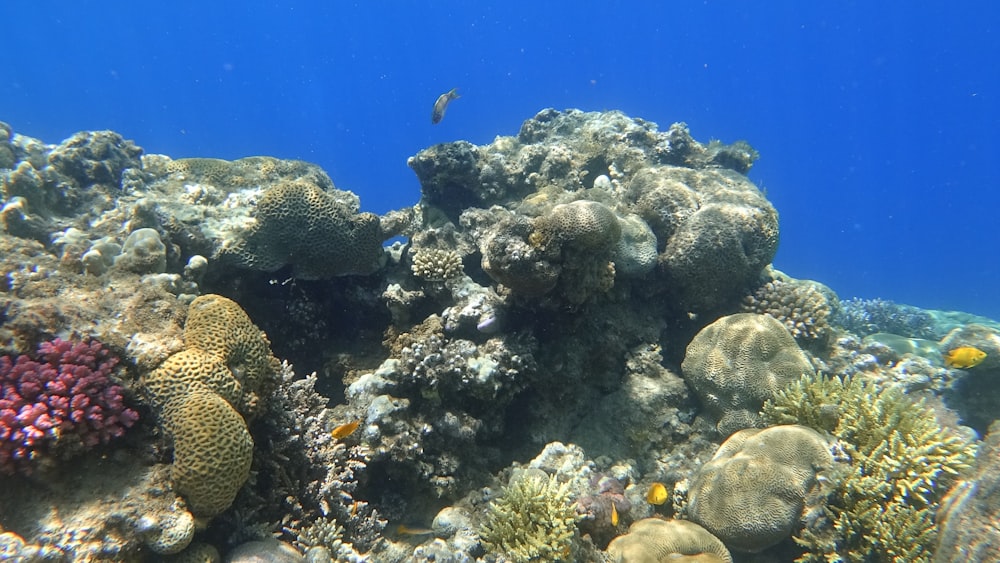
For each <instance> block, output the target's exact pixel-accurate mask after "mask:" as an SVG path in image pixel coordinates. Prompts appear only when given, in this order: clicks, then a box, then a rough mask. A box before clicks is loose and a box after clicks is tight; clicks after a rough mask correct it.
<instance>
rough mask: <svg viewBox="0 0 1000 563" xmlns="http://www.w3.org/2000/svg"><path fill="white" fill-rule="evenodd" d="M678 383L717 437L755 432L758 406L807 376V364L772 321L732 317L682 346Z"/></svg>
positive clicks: (762, 317)
mask: <svg viewBox="0 0 1000 563" xmlns="http://www.w3.org/2000/svg"><path fill="white" fill-rule="evenodd" d="M681 370H682V371H683V373H684V380H685V381H687V383H688V384H689V385H690V386H691V387H692V389H694V392H695V393H697V394H698V397H699V398H700V399H701V400H702V402H703V403H704V404H705V407H706V408H707V409H708V410H709V411H710V412H712V413H713V414H714V415H715V416H717V417H719V421H718V429H719V433H720V434H722V435H724V436H728V435H729V434H731V433H732V432H735V431H736V430H739V429H741V428H750V427H753V426H760V418H759V416H758V414H757V413H758V411H759V410H760V407H761V405H763V404H764V401H765V400H767V399H769V398H771V397H772V396H774V394H775V393H776V392H778V391H779V390H781V389H783V388H784V387H786V386H787V385H789V384H791V383H794V382H795V381H797V380H798V379H799V378H800V377H801V376H802V375H803V374H806V373H812V372H813V368H812V365H811V364H810V363H809V360H808V358H806V356H805V354H804V353H803V352H802V350H800V349H799V347H798V345H797V344H796V343H795V339H794V338H792V335H791V334H789V332H788V331H787V330H786V329H785V327H784V326H783V325H782V324H781V323H780V322H779V321H777V320H776V319H775V318H774V317H771V316H769V315H757V314H754V313H738V314H735V315H729V316H726V317H722V318H721V319H719V320H717V321H715V322H714V323H712V324H710V325H708V326H707V327H705V328H703V329H702V330H701V331H700V332H699V333H698V334H697V335H695V337H694V339H693V340H692V341H691V343H690V344H688V347H687V353H686V354H685V355H684V363H683V364H682V365H681Z"/></svg>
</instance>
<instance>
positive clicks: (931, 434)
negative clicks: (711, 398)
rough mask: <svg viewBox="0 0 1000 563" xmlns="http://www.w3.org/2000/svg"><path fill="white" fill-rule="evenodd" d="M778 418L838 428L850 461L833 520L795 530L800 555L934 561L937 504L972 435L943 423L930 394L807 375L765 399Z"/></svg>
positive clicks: (967, 455)
mask: <svg viewBox="0 0 1000 563" xmlns="http://www.w3.org/2000/svg"><path fill="white" fill-rule="evenodd" d="M764 416H765V417H766V419H767V420H768V421H770V422H773V423H778V424H789V423H797V424H804V425H806V426H810V427H812V428H816V429H817V430H820V431H825V432H829V433H831V434H832V435H833V436H834V437H836V438H837V439H838V441H839V443H840V444H841V445H842V447H843V450H844V452H845V453H846V455H847V456H848V457H849V458H850V468H849V470H848V471H847V472H846V473H845V474H844V475H843V476H842V477H841V480H840V482H839V483H838V484H837V486H836V488H835V490H834V491H833V492H832V494H831V495H830V501H829V503H828V505H827V509H826V513H827V514H826V519H828V521H829V523H828V526H826V528H825V529H823V528H818V529H810V530H805V531H804V533H803V534H802V535H801V536H800V537H799V538H797V541H798V542H799V543H800V544H801V545H802V546H804V547H805V548H806V549H808V553H807V554H806V555H805V556H803V557H802V561H817V562H818V561H830V560H833V559H834V558H838V557H839V558H842V559H843V560H845V561H858V560H863V559H865V558H866V557H868V556H869V555H874V556H875V557H877V559H876V560H878V561H918V562H919V561H931V560H932V554H933V550H934V546H935V544H936V542H937V535H938V534H937V529H936V528H935V526H934V517H935V512H936V511H937V509H938V506H939V504H940V501H941V497H942V496H943V495H944V493H945V492H946V491H947V487H948V485H949V484H951V483H952V482H954V481H955V480H956V479H957V477H958V476H959V474H960V473H961V472H962V471H965V470H967V469H968V468H969V466H970V464H971V463H972V460H973V458H974V456H975V452H976V444H975V443H974V442H973V440H972V438H971V436H969V435H968V434H966V433H961V432H959V431H957V430H956V429H953V428H950V427H947V426H942V425H941V424H940V423H939V420H938V417H937V416H936V414H935V411H934V410H933V409H932V408H931V407H930V406H928V405H927V404H925V403H924V402H923V401H914V400H913V399H910V398H908V397H906V396H905V395H904V394H903V392H902V391H901V390H900V389H899V388H898V387H884V388H879V387H877V386H876V385H874V384H873V383H871V382H869V381H867V380H865V379H864V377H863V376H853V377H845V378H838V377H830V378H825V377H817V376H811V377H805V378H802V379H801V380H799V381H798V382H796V383H795V384H793V385H791V386H789V387H788V388H786V389H784V390H781V391H779V392H778V393H777V394H776V395H775V397H774V398H773V399H772V400H770V401H768V402H767V403H766V404H765V405H764Z"/></svg>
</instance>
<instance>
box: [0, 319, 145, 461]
mask: <svg viewBox="0 0 1000 563" xmlns="http://www.w3.org/2000/svg"><path fill="white" fill-rule="evenodd" d="M37 357H38V359H37V360H36V359H34V358H32V357H30V356H27V355H21V356H18V357H17V358H16V359H12V358H11V357H10V356H0V473H5V474H8V475H9V474H13V473H15V472H17V471H20V472H22V473H30V472H31V470H32V468H33V464H34V463H36V462H37V460H39V459H41V458H44V457H51V456H53V455H55V454H57V453H63V452H66V451H67V450H66V449H65V448H72V447H74V446H75V447H77V448H79V447H81V446H82V448H84V449H86V448H91V447H93V446H96V445H98V444H103V443H107V442H108V441H110V440H111V439H112V438H115V437H118V436H121V435H122V434H123V433H124V432H125V429H126V428H129V427H130V426H132V425H133V424H134V423H135V421H136V420H138V418H139V415H138V413H136V412H135V411H134V410H132V409H130V408H127V407H126V406H125V403H124V397H123V394H122V391H123V390H122V387H121V385H117V384H115V383H113V382H112V381H111V378H110V377H109V375H110V374H111V370H112V369H113V368H114V367H115V365H116V364H117V363H118V358H116V357H114V356H113V355H111V353H110V352H109V351H108V349H107V348H105V347H104V346H103V345H101V343H99V342H97V341H91V342H69V341H65V340H62V339H60V338H56V339H55V340H53V341H52V342H43V343H42V344H41V345H39V347H38V354H37Z"/></svg>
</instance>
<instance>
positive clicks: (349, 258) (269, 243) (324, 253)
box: [222, 181, 383, 279]
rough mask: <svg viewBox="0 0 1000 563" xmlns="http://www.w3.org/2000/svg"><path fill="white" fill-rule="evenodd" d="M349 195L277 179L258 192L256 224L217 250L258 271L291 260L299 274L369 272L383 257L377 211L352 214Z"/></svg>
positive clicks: (311, 276)
mask: <svg viewBox="0 0 1000 563" xmlns="http://www.w3.org/2000/svg"><path fill="white" fill-rule="evenodd" d="M345 194H346V195H345ZM352 198H353V194H348V193H346V192H337V191H336V190H332V191H327V190H324V189H323V188H321V187H319V186H317V185H315V184H312V183H310V182H305V181H290V182H282V183H280V184H278V185H276V186H274V187H273V188H271V189H269V190H267V191H266V192H264V195H263V196H261V198H260V201H258V203H257V210H256V223H255V224H254V225H253V227H251V229H250V230H249V231H247V232H246V233H243V234H242V237H240V238H237V239H235V241H234V242H232V243H230V244H229V245H228V246H227V247H226V248H224V249H223V252H222V254H223V256H226V257H228V258H229V259H232V260H233V261H234V262H235V263H236V264H238V265H239V266H241V267H244V268H249V269H252V270H259V271H264V272H273V271H275V270H277V269H279V268H281V267H282V266H285V265H291V266H293V267H294V269H295V274H296V276H298V277H300V278H303V279H323V278H330V277H335V276H344V275H350V274H370V273H372V272H374V271H375V270H377V269H378V268H379V266H380V260H381V258H382V256H383V252H382V240H383V237H382V230H381V225H380V223H379V218H378V216H377V215H374V214H372V213H358V210H357V206H356V198H353V199H354V200H355V201H352Z"/></svg>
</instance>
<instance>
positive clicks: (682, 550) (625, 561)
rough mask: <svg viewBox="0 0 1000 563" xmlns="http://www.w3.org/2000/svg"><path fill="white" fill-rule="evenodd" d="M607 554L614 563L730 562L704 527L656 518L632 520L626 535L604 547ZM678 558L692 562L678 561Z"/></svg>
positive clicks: (716, 540)
mask: <svg viewBox="0 0 1000 563" xmlns="http://www.w3.org/2000/svg"><path fill="white" fill-rule="evenodd" d="M608 555H610V556H611V561H614V562H616V563H668V562H670V563H674V562H679V561H701V562H703V563H709V562H712V561H718V562H725V563H732V561H733V556H732V555H730V553H729V550H728V549H726V546H725V544H723V543H722V541H721V540H719V538H717V537H715V536H713V535H712V534H711V533H710V532H709V531H708V530H706V529H705V528H702V527H701V526H699V525H698V524H695V523H694V522H689V521H687V520H662V519H660V518H644V519H642V520H638V521H636V522H635V523H634V524H632V525H631V526H630V527H629V529H628V533H627V534H625V535H624V536H618V537H617V538H615V539H614V540H612V541H611V543H610V544H608ZM681 556H685V557H688V556H689V557H692V559H681ZM696 556H697V558H694V557H696Z"/></svg>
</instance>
